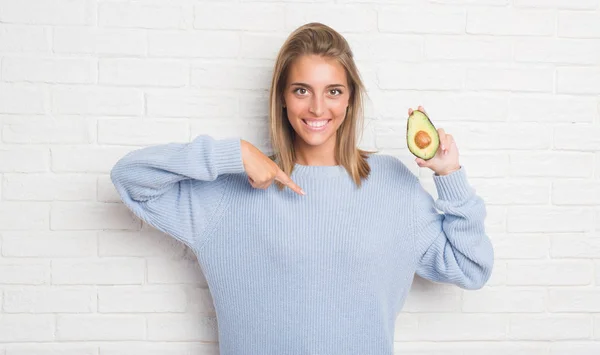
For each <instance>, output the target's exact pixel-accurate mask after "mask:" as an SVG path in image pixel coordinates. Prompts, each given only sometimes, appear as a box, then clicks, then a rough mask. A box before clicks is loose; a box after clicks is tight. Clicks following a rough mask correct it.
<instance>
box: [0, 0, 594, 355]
mask: <svg viewBox="0 0 600 355" xmlns="http://www.w3.org/2000/svg"><path fill="white" fill-rule="evenodd" d="M309 21H321V22H325V23H327V24H329V25H331V26H333V27H334V28H336V29H337V30H339V31H340V32H342V34H344V35H345V36H346V38H347V39H348V40H349V42H350V44H351V46H352V48H353V50H354V52H355V55H356V59H357V64H358V66H359V68H360V70H361V74H362V75H363V78H364V80H365V82H366V84H367V86H368V90H369V97H370V99H371V100H370V101H368V102H367V123H368V130H367V132H366V134H365V139H364V140H363V142H362V144H363V145H364V146H365V147H367V148H369V149H373V148H377V149H379V150H380V151H381V152H382V153H389V154H394V155H396V156H397V157H399V158H400V159H401V160H402V161H404V162H405V163H406V164H408V165H409V168H410V169H411V170H412V171H414V172H415V173H417V174H419V176H420V177H421V178H422V181H423V184H424V186H426V187H427V188H428V190H430V191H432V193H433V186H432V182H431V178H430V175H431V173H430V172H429V171H427V170H423V169H419V168H418V167H417V166H416V164H414V161H413V157H412V156H411V155H410V153H409V152H408V151H407V148H406V143H405V140H404V134H405V118H406V117H405V116H406V111H407V109H408V107H416V106H417V105H419V104H422V105H424V106H425V107H426V109H427V110H428V112H429V113H430V115H431V117H432V119H433V120H434V122H437V125H438V126H439V127H444V128H445V129H446V130H447V131H448V132H450V133H452V134H454V136H455V137H456V139H457V144H458V146H459V149H460V152H461V162H462V163H463V164H464V165H465V167H466V168H467V170H468V173H469V176H470V179H471V182H472V184H473V185H474V186H475V188H476V189H477V191H478V193H479V194H480V195H481V196H482V197H483V198H484V199H485V201H486V203H487V205H488V218H487V220H486V226H487V229H488V232H489V235H490V237H491V238H492V240H493V243H494V245H495V248H496V249H495V251H496V264H495V268H494V272H493V275H492V278H491V280H490V282H489V283H488V285H486V286H485V287H484V288H483V289H482V290H479V291H463V290H460V289H458V288H456V287H452V286H448V285H438V284H432V283H429V282H426V281H424V280H422V279H419V278H417V279H416V281H415V283H414V285H413V289H412V290H411V292H410V294H409V297H408V300H407V303H406V306H405V308H404V311H403V312H402V313H401V314H400V315H399V316H398V318H397V320H396V336H395V337H396V339H395V340H396V350H397V352H398V354H420V355H433V354H442V353H443V354H449V355H475V354H482V353H485V354H488V355H505V354H515V355H573V354H577V355H597V354H599V353H600V316H598V314H599V313H600V301H599V300H600V152H599V151H600V138H598V137H600V1H599V0H429V1H428V0H372V1H370V0H312V1H292V0H290V1H284V0H274V1H260V0H255V1H254V0H229V1H217V0H213V1H209V0H177V1H172V0H118V1H117V0H76V1H75V0H0V355H34V354H35V355H56V354H61V355H75V354H77V355H129V354H149V355H176V354H177V355H180V354H207V355H217V354H218V348H217V344H216V343H217V341H218V334H217V333H216V319H215V314H214V305H213V300H212V296H211V294H210V290H209V289H208V288H207V284H206V280H205V279H204V275H203V274H202V271H201V269H200V268H199V266H198V265H197V262H196V260H195V259H194V257H193V256H191V255H190V253H189V251H188V250H187V249H186V248H185V247H184V245H182V244H180V243H178V242H176V241H174V240H173V239H172V238H169V237H167V236H165V235H164V234H162V233H160V232H158V231H156V230H154V229H152V228H150V227H149V226H148V225H146V224H144V223H142V222H141V221H140V220H139V219H137V218H136V217H135V216H134V215H132V214H131V213H130V212H128V211H127V210H126V208H124V207H123V205H122V204H121V203H120V201H119V198H118V196H117V194H116V191H115V190H114V188H113V187H112V184H111V183H110V179H109V177H108V172H109V170H110V168H111V167H112V165H113V164H114V163H115V162H116V161H117V160H118V159H119V158H120V157H121V156H123V155H124V154H125V153H127V152H128V151H130V150H132V149H135V148H137V147H141V146H145V145H150V144H160V143H167V142H174V141H179V142H185V141H189V140H190V139H192V138H193V137H194V136H196V135H198V134H202V133H207V134H211V135H213V136H215V137H226V136H233V135H236V136H242V137H243V138H245V139H247V140H250V141H252V142H253V143H255V144H256V145H257V146H259V147H260V148H261V149H268V148H269V147H268V141H267V138H268V135H267V132H266V121H265V118H266V117H265V116H266V114H267V96H266V93H265V90H266V89H267V88H268V87H269V82H270V75H271V74H272V72H271V67H272V64H273V60H274V57H275V55H276V53H277V51H278V49H279V47H280V45H281V43H282V42H283V41H284V40H285V38H286V37H287V35H288V34H289V32H290V31H291V30H293V29H295V28H296V27H297V26H299V25H301V24H303V23H305V22H309Z"/></svg>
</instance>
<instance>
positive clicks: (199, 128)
mask: <svg viewBox="0 0 600 355" xmlns="http://www.w3.org/2000/svg"><path fill="white" fill-rule="evenodd" d="M201 134H208V135H210V136H212V137H214V138H217V139H219V138H227V137H238V138H241V139H244V140H247V141H248V142H250V143H252V144H253V145H254V146H256V147H257V148H259V149H261V150H262V151H265V150H267V148H268V147H269V146H270V140H269V128H268V122H267V120H262V121H258V120H251V119H244V120H242V119H230V120H223V121H213V122H211V123H208V122H201V121H199V120H194V121H192V122H191V137H197V136H198V135H201Z"/></svg>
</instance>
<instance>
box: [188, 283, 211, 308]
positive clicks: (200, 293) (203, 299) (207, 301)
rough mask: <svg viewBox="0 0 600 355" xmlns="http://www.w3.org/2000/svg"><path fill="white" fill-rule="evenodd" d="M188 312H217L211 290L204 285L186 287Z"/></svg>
mask: <svg viewBox="0 0 600 355" xmlns="http://www.w3.org/2000/svg"><path fill="white" fill-rule="evenodd" d="M185 292H186V294H187V299H188V304H187V308H186V312H188V313H204V314H206V313H215V305H214V300H213V298H212V295H211V293H210V290H209V289H208V288H204V287H194V286H192V287H186V288H185Z"/></svg>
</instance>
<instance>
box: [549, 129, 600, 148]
mask: <svg viewBox="0 0 600 355" xmlns="http://www.w3.org/2000/svg"><path fill="white" fill-rule="evenodd" d="M554 147H555V148H556V149H561V150H579V151H592V152H597V151H600V127H596V126H590V125H580V126H579V125H578V126H574V125H571V126H561V127H555V128H554Z"/></svg>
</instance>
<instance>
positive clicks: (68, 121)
mask: <svg viewBox="0 0 600 355" xmlns="http://www.w3.org/2000/svg"><path fill="white" fill-rule="evenodd" d="M93 129H96V125H95V122H94V123H92V122H91V121H90V120H86V119H85V118H83V117H51V116H9V115H7V116H4V117H2V140H3V141H4V142H6V143H28V144H32V143H33V144H38V143H58V144H62V143H90V142H91V140H92V135H93V134H92V130H93Z"/></svg>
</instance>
